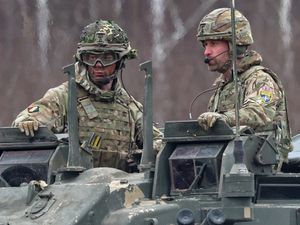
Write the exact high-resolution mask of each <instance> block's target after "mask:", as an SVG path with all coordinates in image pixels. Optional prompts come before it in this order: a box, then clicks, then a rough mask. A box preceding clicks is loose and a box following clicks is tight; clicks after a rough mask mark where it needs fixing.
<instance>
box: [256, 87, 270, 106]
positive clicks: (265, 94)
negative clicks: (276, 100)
mask: <svg viewBox="0 0 300 225" xmlns="http://www.w3.org/2000/svg"><path fill="white" fill-rule="evenodd" d="M259 96H260V98H261V100H262V102H263V103H269V102H271V101H272V98H273V90H272V88H270V87H269V86H266V85H265V86H263V87H261V89H260V90H259Z"/></svg>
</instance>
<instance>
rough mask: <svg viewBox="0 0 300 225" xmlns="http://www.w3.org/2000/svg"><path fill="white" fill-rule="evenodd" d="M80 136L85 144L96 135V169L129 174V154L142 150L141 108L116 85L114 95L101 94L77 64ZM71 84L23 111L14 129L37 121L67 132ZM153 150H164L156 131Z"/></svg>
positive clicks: (83, 69) (159, 135)
mask: <svg viewBox="0 0 300 225" xmlns="http://www.w3.org/2000/svg"><path fill="white" fill-rule="evenodd" d="M76 83H77V110H78V121H79V136H80V141H81V143H83V142H84V141H87V140H88V139H89V138H90V137H91V136H92V135H96V137H97V139H96V140H97V143H95V144H94V145H93V146H94V147H93V149H92V152H93V164H94V167H100V166H101V167H104V166H107V167H114V168H119V169H122V170H125V171H126V170H127V165H126V162H127V161H128V159H129V158H130V154H131V153H132V152H133V151H135V150H136V149H138V148H142V143H143V140H142V120H143V119H142V116H143V115H142V114H143V113H142V111H141V110H142V105H141V104H140V103H139V102H137V101H136V100H135V99H133V97H131V96H129V95H128V94H127V93H126V92H125V90H124V89H123V88H122V87H121V84H120V83H119V82H118V81H117V82H116V83H115V84H114V87H115V88H114V91H109V92H102V91H101V90H100V89H99V88H98V87H97V86H96V85H94V84H93V83H92V82H90V81H89V78H88V76H87V71H86V69H85V67H83V66H79V64H76ZM67 100H68V82H65V83H63V84H61V85H60V86H58V87H55V88H52V89H49V90H48V91H47V92H46V94H45V95H44V97H43V98H41V99H40V100H38V101H36V102H34V103H32V104H31V105H30V106H29V107H27V108H26V109H25V110H24V111H22V112H21V113H20V114H19V115H18V116H17V118H16V119H15V121H14V122H13V126H16V125H17V124H18V123H19V122H21V121H28V120H36V121H38V122H39V123H40V124H41V125H44V126H47V127H48V128H49V129H51V130H52V131H53V132H54V133H63V132H66V131H67V116H68V104H67ZM153 136H154V149H155V150H156V151H159V150H160V148H161V136H162V135H161V133H160V132H159V131H158V129H156V128H155V127H154V132H153Z"/></svg>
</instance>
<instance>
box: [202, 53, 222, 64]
mask: <svg viewBox="0 0 300 225" xmlns="http://www.w3.org/2000/svg"><path fill="white" fill-rule="evenodd" d="M225 52H228V49H227V50H225V51H223V52H221V53H219V54H218V55H216V56H214V57H212V58H208V57H205V59H204V60H203V61H204V63H206V64H208V63H209V62H210V61H211V60H213V59H215V58H217V57H218V56H220V55H222V54H224V53H225Z"/></svg>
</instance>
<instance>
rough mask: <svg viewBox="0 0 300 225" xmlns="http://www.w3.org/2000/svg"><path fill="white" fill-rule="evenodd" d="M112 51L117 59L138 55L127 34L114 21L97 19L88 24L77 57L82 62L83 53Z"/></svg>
mask: <svg viewBox="0 0 300 225" xmlns="http://www.w3.org/2000/svg"><path fill="white" fill-rule="evenodd" d="M103 51H112V52H114V53H116V54H117V57H118V58H117V60H116V61H119V60H120V59H123V58H127V59H133V58H136V57H137V52H136V50H135V49H132V48H131V46H130V42H129V41H128V37H127V34H126V33H125V31H124V30H123V29H122V28H121V27H119V26H118V25H117V24H116V23H115V22H114V21H110V20H97V21H96V22H94V23H91V24H89V25H87V26H86V27H85V28H84V29H83V31H82V33H81V36H80V41H79V43H78V48H77V52H76V59H77V60H79V61H80V62H82V54H84V53H94V52H103Z"/></svg>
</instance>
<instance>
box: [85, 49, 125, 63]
mask: <svg viewBox="0 0 300 225" xmlns="http://www.w3.org/2000/svg"><path fill="white" fill-rule="evenodd" d="M81 59H82V61H83V63H85V64H87V65H88V66H95V65H96V63H97V62H100V63H101V64H102V65H103V66H109V65H112V64H114V63H116V62H118V61H119V60H120V55H119V54H118V53H116V52H114V51H101V52H100V51H99V52H98V51H97V52H91V51H89V52H84V53H82V54H81Z"/></svg>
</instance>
